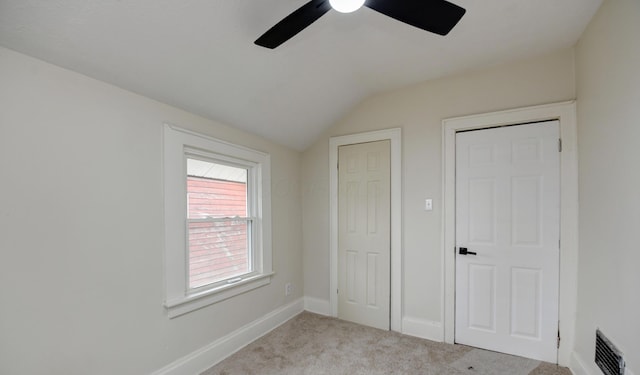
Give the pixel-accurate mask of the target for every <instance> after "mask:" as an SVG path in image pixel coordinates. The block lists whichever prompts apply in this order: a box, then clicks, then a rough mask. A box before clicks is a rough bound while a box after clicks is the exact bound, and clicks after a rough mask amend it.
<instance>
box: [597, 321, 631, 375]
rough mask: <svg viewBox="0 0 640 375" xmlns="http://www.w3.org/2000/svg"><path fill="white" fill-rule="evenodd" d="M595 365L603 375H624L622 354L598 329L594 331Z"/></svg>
mask: <svg viewBox="0 0 640 375" xmlns="http://www.w3.org/2000/svg"><path fill="white" fill-rule="evenodd" d="M596 364H597V365H598V367H600V370H602V372H603V373H604V374H605V375H624V367H625V365H624V359H623V358H622V353H621V352H620V351H619V350H618V348H616V347H615V346H614V345H613V344H612V343H611V341H609V339H607V338H606V337H605V335H604V334H603V333H602V332H601V331H600V330H599V329H598V330H596Z"/></svg>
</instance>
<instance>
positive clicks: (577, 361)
mask: <svg viewBox="0 0 640 375" xmlns="http://www.w3.org/2000/svg"><path fill="white" fill-rule="evenodd" d="M569 370H571V372H572V373H573V374H574V375H591V371H589V370H588V369H587V365H586V364H585V363H584V361H583V360H582V357H580V355H579V354H578V353H576V352H573V353H571V365H570V366H569Z"/></svg>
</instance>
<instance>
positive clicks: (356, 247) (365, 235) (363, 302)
mask: <svg viewBox="0 0 640 375" xmlns="http://www.w3.org/2000/svg"><path fill="white" fill-rule="evenodd" d="M338 161H339V170H338V317H339V318H341V319H345V320H349V321H353V322H356V323H360V324H364V325H369V326H372V327H376V328H381V329H386V330H388V329H389V318H390V317H389V314H390V282H391V272H390V267H391V245H390V244H391V242H390V239H391V237H390V218H391V216H390V215H391V211H390V210H391V198H390V197H391V196H390V186H391V185H390V172H391V170H390V143H389V141H379V142H371V143H362V144H355V145H348V146H341V147H340V148H339V149H338Z"/></svg>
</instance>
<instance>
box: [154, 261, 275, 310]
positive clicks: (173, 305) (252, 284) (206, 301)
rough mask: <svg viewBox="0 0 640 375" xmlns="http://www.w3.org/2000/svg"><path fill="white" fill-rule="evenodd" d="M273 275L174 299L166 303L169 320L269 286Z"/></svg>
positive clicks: (266, 274) (263, 275)
mask: <svg viewBox="0 0 640 375" xmlns="http://www.w3.org/2000/svg"><path fill="white" fill-rule="evenodd" d="M273 275H274V273H273V272H271V273H265V274H260V275H256V276H252V277H248V278H246V279H244V280H241V281H238V282H236V283H233V284H230V285H222V286H219V287H217V288H213V289H209V290H206V291H203V292H199V293H197V294H192V295H187V296H183V297H181V298H174V299H172V300H168V301H167V302H165V304H164V306H165V308H166V309H167V314H168V316H169V318H170V319H172V318H175V317H177V316H180V315H184V314H186V313H189V312H191V311H194V310H197V309H200V308H203V307H205V306H208V305H212V304H214V303H216V302H220V301H223V300H225V299H228V298H231V297H234V296H237V295H238V294H242V293H246V292H248V291H250V290H253V289H256V288H259V287H261V286H264V285H268V284H270V283H271V276H273Z"/></svg>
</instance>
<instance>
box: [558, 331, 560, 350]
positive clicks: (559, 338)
mask: <svg viewBox="0 0 640 375" xmlns="http://www.w3.org/2000/svg"><path fill="white" fill-rule="evenodd" d="M558 349H560V329H558Z"/></svg>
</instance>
